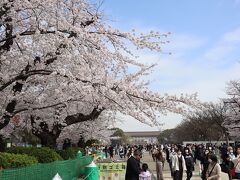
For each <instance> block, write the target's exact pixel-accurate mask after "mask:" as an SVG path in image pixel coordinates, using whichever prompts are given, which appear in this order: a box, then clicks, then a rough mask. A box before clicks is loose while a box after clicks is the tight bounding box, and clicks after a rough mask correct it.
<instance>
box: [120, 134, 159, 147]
mask: <svg viewBox="0 0 240 180" xmlns="http://www.w3.org/2000/svg"><path fill="white" fill-rule="evenodd" d="M124 133H125V134H126V135H127V136H128V137H129V138H130V139H129V140H130V142H131V143H132V144H142V145H144V144H156V143H158V140H157V137H158V135H159V134H160V131H138V132H124Z"/></svg>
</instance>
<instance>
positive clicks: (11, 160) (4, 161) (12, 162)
mask: <svg viewBox="0 0 240 180" xmlns="http://www.w3.org/2000/svg"><path fill="white" fill-rule="evenodd" d="M37 163H38V160H37V158H35V157H32V156H28V155H26V154H12V153H2V152H1V153H0V167H2V168H4V169H7V168H17V167H24V166H30V165H33V164H37Z"/></svg>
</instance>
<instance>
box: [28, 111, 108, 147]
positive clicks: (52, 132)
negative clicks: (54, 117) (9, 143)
mask: <svg viewBox="0 0 240 180" xmlns="http://www.w3.org/2000/svg"><path fill="white" fill-rule="evenodd" d="M103 110H104V109H101V110H98V108H94V109H93V110H92V112H91V113H90V114H87V115H84V114H82V113H78V114H74V115H71V116H68V117H66V118H65V124H66V125H65V126H63V125H61V124H58V123H57V122H56V123H55V124H54V125H53V128H52V129H49V127H48V125H47V123H45V122H41V123H40V125H39V127H35V123H36V121H37V119H38V120H39V119H40V118H39V117H36V119H35V118H34V117H33V116H31V124H32V133H33V134H34V135H35V136H37V137H38V138H39V139H40V140H41V143H42V146H47V147H51V148H56V147H57V142H56V140H57V138H58V137H59V135H60V133H61V132H62V130H63V128H65V127H67V126H69V125H72V124H76V123H79V122H84V121H88V120H95V119H96V118H98V116H99V115H100V114H101V113H102V111H103ZM79 138H80V137H79Z"/></svg>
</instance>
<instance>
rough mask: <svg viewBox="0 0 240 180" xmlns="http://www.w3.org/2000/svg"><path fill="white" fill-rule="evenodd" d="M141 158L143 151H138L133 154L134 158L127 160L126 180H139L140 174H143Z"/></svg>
mask: <svg viewBox="0 0 240 180" xmlns="http://www.w3.org/2000/svg"><path fill="white" fill-rule="evenodd" d="M140 158H141V151H139V150H138V149H136V150H135V151H134V153H133V156H131V157H130V158H129V159H128V160H127V169H126V174H125V180H139V174H140V173H141V169H140Z"/></svg>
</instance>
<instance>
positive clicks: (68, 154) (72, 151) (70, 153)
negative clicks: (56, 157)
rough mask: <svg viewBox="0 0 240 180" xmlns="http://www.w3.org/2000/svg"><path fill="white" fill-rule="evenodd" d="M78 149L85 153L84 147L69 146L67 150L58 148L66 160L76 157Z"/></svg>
mask: <svg viewBox="0 0 240 180" xmlns="http://www.w3.org/2000/svg"><path fill="white" fill-rule="evenodd" d="M78 151H81V152H82V154H83V155H85V151H84V150H83V149H82V148H77V147H69V148H67V149H65V150H58V151H57V153H58V154H60V156H61V157H62V158H63V159H64V160H68V159H75V158H76V155H77V153H78Z"/></svg>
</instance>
